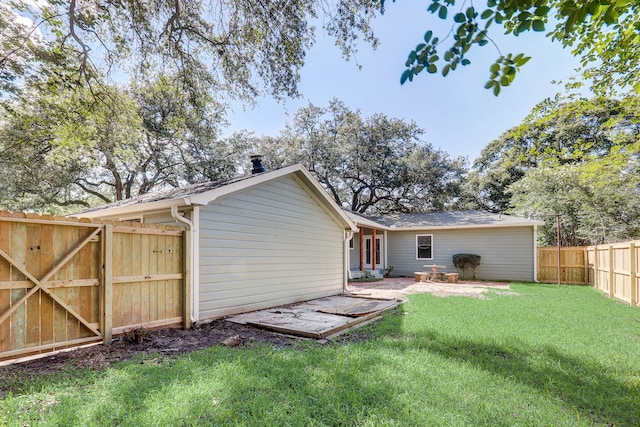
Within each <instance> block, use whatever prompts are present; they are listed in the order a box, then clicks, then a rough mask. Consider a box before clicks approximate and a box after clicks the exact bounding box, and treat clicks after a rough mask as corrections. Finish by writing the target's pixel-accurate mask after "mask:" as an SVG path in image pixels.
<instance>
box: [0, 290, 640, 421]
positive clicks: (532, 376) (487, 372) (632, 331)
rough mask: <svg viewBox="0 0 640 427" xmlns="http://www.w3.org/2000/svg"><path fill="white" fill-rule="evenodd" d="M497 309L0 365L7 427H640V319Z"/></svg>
mask: <svg viewBox="0 0 640 427" xmlns="http://www.w3.org/2000/svg"><path fill="white" fill-rule="evenodd" d="M484 297H485V298H484V299H480V298H470V297H464V296H450V297H440V296H435V295H431V294H429V293H422V294H415V295H410V296H409V297H408V298H409V302H408V303H406V304H404V305H402V306H401V307H400V308H399V309H397V310H396V311H394V312H390V313H387V314H386V315H385V318H384V320H383V321H381V322H377V323H373V324H369V325H367V326H365V327H363V328H359V329H355V330H353V331H351V332H350V333H348V334H346V335H343V336H341V337H338V338H336V339H334V340H331V341H329V342H326V343H320V342H315V341H297V340H293V339H292V340H285V339H283V338H282V337H280V336H276V335H273V334H268V333H265V332H264V331H262V332H259V333H256V334H255V336H254V335H253V333H252V332H250V331H249V330H240V329H233V328H236V327H237V326H234V327H233V328H232V329H229V330H228V331H226V332H227V333H241V334H243V337H244V341H243V344H242V345H240V346H237V347H225V346H221V345H215V346H212V347H209V348H206V349H203V350H195V351H192V352H188V353H184V354H180V355H175V354H174V353H172V351H171V350H172V349H171V348H170V347H171V340H170V339H169V340H168V341H165V342H164V345H165V346H166V347H165V348H161V350H163V351H158V352H157V353H154V352H149V351H147V352H144V353H141V354H142V356H138V357H137V358H134V359H133V360H130V361H126V362H119V363H96V365H95V366H89V364H87V365H85V367H84V368H83V369H80V368H79V365H77V364H74V363H73V358H72V357H70V356H69V355H60V356H58V358H60V359H64V363H60V364H58V363H56V362H55V359H54V360H51V369H50V370H49V372H43V371H42V370H43V369H44V368H46V366H42V365H41V366H40V368H41V369H40V372H39V373H35V372H34V371H29V370H28V369H26V368H25V367H15V366H14V367H5V368H0V375H1V376H0V378H1V381H2V382H3V383H4V384H2V383H0V392H4V393H6V394H5V395H4V397H0V426H4V425H7V426H13V425H20V426H22V425H137V426H148V425H256V426H257V425H260V426H263V425H278V426H280V425H304V426H308V425H401V426H407V425H416V426H423V425H437V426H440V425H441V426H482V425H487V426H498V425H504V426H516V425H526V426H533V425H536V426H538V425H553V426H592V425H594V426H607V425H608V426H637V425H640V310H638V308H632V307H629V306H626V305H624V304H621V303H618V302H615V301H613V300H609V299H607V298H606V297H605V296H603V295H602V294H601V293H600V292H598V291H596V290H594V289H592V288H589V287H577V286H561V287H557V286H555V285H536V284H524V283H515V284H512V285H511V287H510V289H509V291H508V292H506V291H505V290H504V289H499V288H498V289H489V290H487V292H485V293H484ZM203 331H205V332H203ZM176 333H177V332H176ZM189 333H192V334H196V335H195V336H197V334H204V335H202V336H201V338H202V343H205V342H206V341H207V338H206V337H205V335H206V328H205V327H203V328H202V329H201V330H199V331H192V332H188V331H183V332H182V334H189ZM247 334H251V336H247ZM186 337H187V335H180V339H186ZM218 338H220V337H218ZM173 339H177V338H175V337H174V338H173ZM196 341H199V340H196ZM202 343H201V345H202ZM118 345H119V346H124V345H125V344H118ZM136 345H138V344H136ZM136 345H132V347H135V346H136ZM141 345H144V341H143V344H141ZM193 347H194V348H198V344H197V342H194V346H193ZM99 348H101V347H94V348H93V349H92V350H91V351H94V352H95V353H93V356H94V357H95V359H96V361H98V360H99V359H100V352H98V351H97V349H99ZM147 348H148V347H147ZM102 349H103V350H104V348H102ZM105 352H107V350H105V351H103V352H102V353H105ZM123 354H124V353H123ZM124 358H126V357H124Z"/></svg>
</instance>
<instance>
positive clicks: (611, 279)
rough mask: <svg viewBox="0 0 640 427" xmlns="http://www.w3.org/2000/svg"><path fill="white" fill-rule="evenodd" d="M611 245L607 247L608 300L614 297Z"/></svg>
mask: <svg viewBox="0 0 640 427" xmlns="http://www.w3.org/2000/svg"><path fill="white" fill-rule="evenodd" d="M613 262H614V256H613V245H609V298H613V297H614V296H615V293H616V292H615V282H614V280H615V275H614V274H613Z"/></svg>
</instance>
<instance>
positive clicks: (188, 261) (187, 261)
mask: <svg viewBox="0 0 640 427" xmlns="http://www.w3.org/2000/svg"><path fill="white" fill-rule="evenodd" d="M192 234H193V230H190V229H188V230H185V231H184V233H183V234H182V236H183V241H182V242H183V248H184V250H183V251H184V257H183V263H184V264H183V267H182V268H183V270H184V274H183V280H184V287H183V293H184V310H183V312H182V316H184V319H183V321H182V327H183V328H184V329H189V328H190V327H191V292H193V289H192V287H191V284H192V280H191V275H192V274H193V271H192V269H191V266H192V265H193V261H192V257H193V254H192V253H191V248H192V241H193V237H192Z"/></svg>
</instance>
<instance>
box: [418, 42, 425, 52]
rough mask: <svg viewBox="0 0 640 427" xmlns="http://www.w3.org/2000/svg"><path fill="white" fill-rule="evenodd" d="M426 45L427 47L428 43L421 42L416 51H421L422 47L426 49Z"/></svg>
mask: <svg viewBox="0 0 640 427" xmlns="http://www.w3.org/2000/svg"><path fill="white" fill-rule="evenodd" d="M425 47H427V45H426V44H424V43H420V44H419V45H418V46H416V52H419V51H421V50H422V49H424V48H425Z"/></svg>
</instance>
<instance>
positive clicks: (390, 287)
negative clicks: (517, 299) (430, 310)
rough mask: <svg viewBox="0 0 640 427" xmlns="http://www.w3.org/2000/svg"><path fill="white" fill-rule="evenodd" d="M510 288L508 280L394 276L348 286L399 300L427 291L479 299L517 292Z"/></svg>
mask: <svg viewBox="0 0 640 427" xmlns="http://www.w3.org/2000/svg"><path fill="white" fill-rule="evenodd" d="M509 289H510V288H509V283H506V282H478V281H459V282H458V283H447V282H416V281H415V279H414V278H412V277H411V278H410V277H394V278H387V279H384V280H383V281H380V282H369V283H355V282H352V283H349V286H348V290H349V291H350V292H352V293H353V294H354V295H363V296H364V295H367V296H371V297H373V298H396V299H399V300H405V299H406V296H407V295H411V294H420V293H425V292H429V293H430V294H433V295H435V296H438V297H450V296H463V297H469V298H479V299H487V298H488V296H487V293H488V292H498V293H500V294H501V295H515V294H516V293H515V292H512V291H510V290H509Z"/></svg>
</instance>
